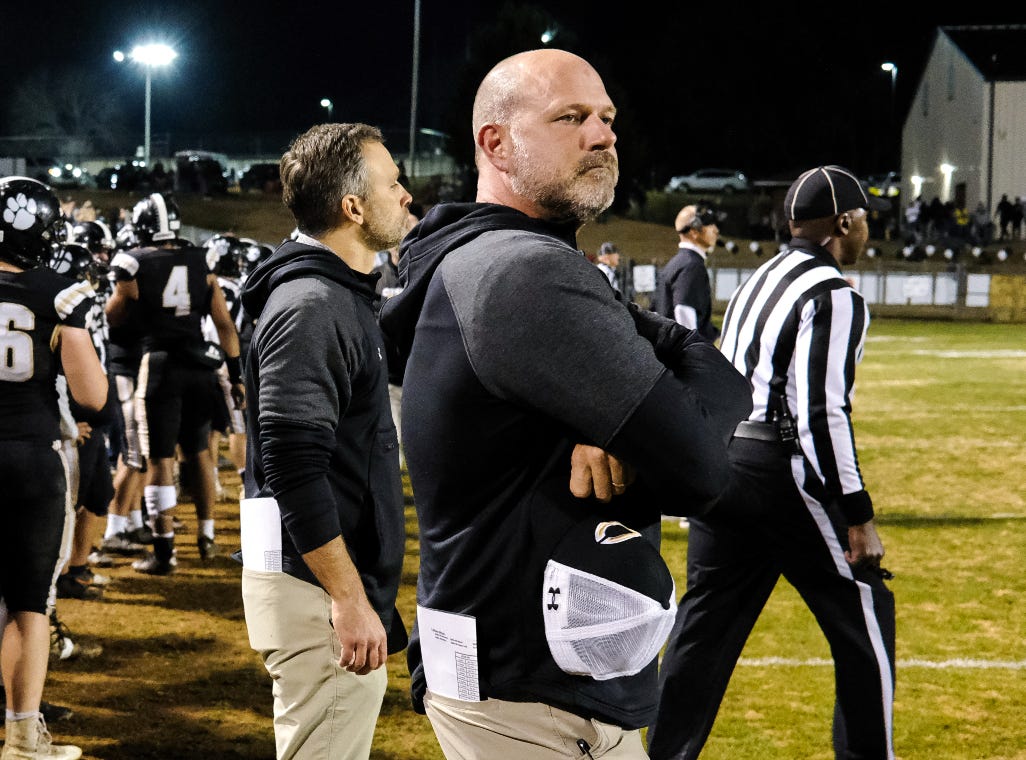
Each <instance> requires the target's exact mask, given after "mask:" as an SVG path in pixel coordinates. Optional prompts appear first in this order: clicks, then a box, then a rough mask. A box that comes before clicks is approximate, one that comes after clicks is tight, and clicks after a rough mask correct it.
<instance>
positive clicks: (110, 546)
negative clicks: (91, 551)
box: [100, 531, 146, 554]
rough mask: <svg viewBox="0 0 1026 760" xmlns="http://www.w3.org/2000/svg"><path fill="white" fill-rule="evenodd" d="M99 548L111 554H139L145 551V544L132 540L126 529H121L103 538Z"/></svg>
mask: <svg viewBox="0 0 1026 760" xmlns="http://www.w3.org/2000/svg"><path fill="white" fill-rule="evenodd" d="M100 549H102V550H103V551H105V552H110V553H111V554H139V553H141V552H144V551H146V546H145V545H143V544H140V543H138V542H137V541H133V540H132V539H131V538H130V537H129V535H128V531H122V532H121V533H115V534H114V535H113V536H107V537H106V538H104V539H103V542H102V543H101V544H100Z"/></svg>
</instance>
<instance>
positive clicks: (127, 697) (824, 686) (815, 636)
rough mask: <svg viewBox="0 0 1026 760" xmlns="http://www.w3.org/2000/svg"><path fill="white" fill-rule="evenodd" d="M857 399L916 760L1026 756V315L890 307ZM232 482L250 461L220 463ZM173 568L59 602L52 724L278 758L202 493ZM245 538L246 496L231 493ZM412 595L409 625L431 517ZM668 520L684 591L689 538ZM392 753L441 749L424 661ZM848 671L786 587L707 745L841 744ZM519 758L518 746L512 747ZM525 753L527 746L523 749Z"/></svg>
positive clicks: (229, 567) (403, 602)
mask: <svg viewBox="0 0 1026 760" xmlns="http://www.w3.org/2000/svg"><path fill="white" fill-rule="evenodd" d="M857 385H858V390H857V395H856V398H855V401H854V413H855V424H856V436H857V441H858V443H859V450H860V454H861V463H862V467H863V472H864V475H865V477H866V480H867V483H868V485H869V488H870V491H871V492H872V493H873V495H874V500H875V503H876V505H877V509H878V514H879V518H878V519H879V523H880V532H881V535H882V537H883V539H884V542H885V545H886V548H887V556H886V558H885V561H884V564H885V566H887V567H888V568H889V569H891V570H892V571H893V572H894V574H895V578H894V580H893V581H892V582H891V587H892V589H893V590H894V593H895V596H896V600H897V610H898V648H897V652H898V660H899V662H898V668H897V689H896V705H895V745H896V748H897V752H898V756H899V757H900V758H902V760H948V759H951V760H962V759H965V758H988V759H989V760H997V759H998V758H1004V759H1009V758H1019V759H1024V758H1026V723H1024V722H1023V720H1022V716H1023V706H1024V705H1026V673H1024V669H1026V644H1024V642H1026V598H1024V597H1026V593H1024V580H1023V575H1024V572H1023V571H1024V569H1026V474H1024V473H1026V448H1024V435H1023V430H1024V428H1026V425H1024V423H1026V341H1024V338H1023V329H1022V326H1021V325H993V324H962V323H952V322H910V321H891V320H882V319H878V320H875V321H874V322H873V324H872V326H871V327H870V338H869V342H868V345H867V349H866V355H865V360H864V361H863V363H862V365H861V366H860V368H859V371H858V382H857ZM222 478H223V480H224V482H225V483H226V484H227V485H228V486H229V490H232V487H233V486H234V484H235V482H236V481H235V480H234V476H233V475H232V474H231V473H228V472H222ZM180 512H181V513H182V518H183V519H184V520H185V522H186V524H187V527H188V528H189V530H190V532H188V533H184V534H181V535H180V536H179V546H180V549H179V552H180V557H181V566H180V569H179V572H178V574H177V575H176V576H173V577H170V578H149V577H144V576H139V575H137V574H135V573H134V572H133V571H132V570H131V569H130V568H129V567H128V560H127V559H126V560H124V561H121V562H119V564H118V566H116V567H114V568H111V569H109V570H106V571H104V572H108V573H109V574H110V575H111V576H112V579H113V582H112V585H111V586H110V587H109V590H108V591H107V592H106V595H105V598H104V600H102V601H89V602H85V601H77V600H61V601H60V602H59V603H58V609H59V611H60V613H61V617H62V619H63V620H64V621H65V622H66V623H67V624H68V625H69V626H70V628H71V630H72V631H73V632H74V633H75V635H76V636H77V637H79V638H81V639H82V640H85V641H92V642H101V643H102V644H103V645H104V647H105V651H104V653H103V655H101V656H100V657H98V658H96V659H88V660H86V659H80V660H76V661H71V662H65V663H60V664H58V665H56V666H54V667H52V668H51V673H50V676H49V680H48V685H47V690H46V695H45V698H47V699H49V700H50V701H54V702H59V703H62V704H66V705H69V706H71V707H73V708H74V709H75V711H76V715H75V717H73V718H72V719H70V720H69V721H65V722H62V723H58V724H55V725H53V726H51V728H52V730H53V733H54V734H55V737H57V739H58V740H66V741H75V742H76V743H78V744H79V745H80V746H82V747H83V748H84V749H85V751H86V755H85V756H86V758H95V759H102V760H128V759H129V758H132V759H133V760H137V759H138V758H154V759H158V758H159V759H160V760H174V759H175V758H202V759H204V760H206V759H209V760H222V759H225V760H227V759H239V760H242V758H246V760H270V759H271V758H273V757H274V749H273V734H272V729H271V722H270V682H269V680H268V678H267V676H266V674H265V673H264V671H263V668H262V665H261V664H260V662H259V661H258V659H257V658H256V655H255V654H254V653H253V652H252V651H250V650H249V648H248V644H247V640H246V631H245V623H244V621H243V616H242V609H241V600H240V598H239V575H240V570H239V566H238V565H236V564H235V563H234V562H232V561H231V560H229V559H227V558H226V557H219V558H217V559H216V560H214V561H213V562H212V563H207V564H203V563H201V562H200V561H199V560H198V558H197V554H196V549H195V546H194V545H193V543H192V542H193V541H194V540H195V522H194V518H193V515H192V514H191V508H190V507H188V506H183V507H182V508H180ZM218 516H219V523H218V526H219V527H218V530H219V536H220V538H219V540H220V543H221V544H222V546H223V547H224V548H225V549H226V550H231V549H234V548H235V547H236V546H237V545H238V508H237V504H236V503H235V502H226V503H222V504H220V505H219V509H218ZM408 518H409V519H408V532H407V534H408V543H407V547H408V551H407V559H406V564H405V568H404V571H405V572H404V578H403V585H402V588H401V591H400V600H399V607H400V609H401V611H402V613H403V615H404V618H405V620H406V621H407V623H408V624H410V623H412V620H413V610H414V606H415V600H414V584H415V579H416V568H417V543H416V538H417V536H416V521H415V518H414V515H413V509H412V507H410V508H408ZM664 526H665V539H664V554H665V556H666V558H667V560H668V562H669V564H670V566H671V569H672V571H673V573H674V575H675V577H676V580H677V584H678V588H679V589H681V590H682V589H683V588H684V557H685V552H686V545H687V534H686V533H685V532H683V531H681V530H680V529H679V528H678V527H677V525H676V523H672V522H667V523H664ZM388 667H389V674H390V685H389V689H388V693H387V695H386V700H385V705H384V708H383V711H382V716H381V719H380V721H379V723H378V729H377V736H376V741H375V749H374V752H373V757H374V758H375V759H376V760H434V759H436V758H441V757H442V756H441V753H440V751H439V750H438V747H437V744H436V743H435V741H434V737H433V735H432V733H431V730H430V726H429V724H428V723H427V721H426V719H425V718H424V717H423V716H419V715H416V714H414V713H413V712H412V711H411V710H410V708H409V700H408V685H409V679H408V673H407V671H406V666H405V660H404V659H403V657H402V656H401V655H400V656H398V657H393V658H392V659H391V661H390V662H389V665H388ZM832 689H833V681H832V671H831V668H830V667H829V652H828V651H827V647H826V644H825V643H824V640H823V638H822V635H821V634H820V632H819V630H818V628H817V627H816V625H815V622H814V621H813V619H812V617H811V615H810V614H809V613H808V611H807V610H806V609H805V607H804V605H803V604H802V603H801V601H800V599H799V598H798V597H797V595H796V594H795V593H794V592H793V591H792V590H791V589H790V588H789V587H788V586H787V585H786V584H782V585H781V586H780V587H779V588H778V589H777V591H776V592H775V593H774V595H773V597H772V598H771V599H770V602H769V604H768V606H767V608H766V610H765V613H764V615H763V616H762V618H761V619H760V621H759V623H758V625H757V627H756V629H755V631H754V633H753V635H752V638H751V639H750V641H749V643H748V646H747V648H746V649H745V652H744V654H743V659H742V662H741V664H740V666H739V667H738V669H737V671H736V673H735V675H734V678H733V680H732V682H731V685H730V688H729V691H728V693H727V696H726V699H725V701H724V703H723V706H722V709H721V711H720V714H719V718H718V720H717V723H716V725H715V727H714V729H713V734H712V736H711V738H710V741H709V744H708V746H707V749H706V751H705V753H704V755H703V758H708V760H726V759H727V758H729V759H730V760H776V759H779V760H798V759H801V760H811V759H813V758H822V759H823V760H827V759H828V758H831V757H832V752H831V749H830V716H831V710H832ZM503 760H505V759H503ZM513 760H515V759H513Z"/></svg>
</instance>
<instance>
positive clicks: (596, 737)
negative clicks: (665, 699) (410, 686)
mask: <svg viewBox="0 0 1026 760" xmlns="http://www.w3.org/2000/svg"><path fill="white" fill-rule="evenodd" d="M424 707H425V710H426V711H427V716H428V719H429V720H430V721H431V727H432V728H433V729H434V731H435V736H436V737H437V738H438V743H439V744H440V745H441V747H442V752H444V753H445V756H446V757H447V758H449V760H478V759H480V760H498V758H516V760H553V759H554V758H585V760H589V755H588V754H586V753H585V749H587V751H588V752H590V753H591V754H590V757H592V758H595V760H598V758H605V760H642V759H643V758H647V757H648V754H647V753H646V752H645V749H644V747H643V746H642V743H641V732H640V731H638V730H634V731H627V730H624V729H622V728H619V727H618V726H614V725H611V724H609V723H603V722H601V721H598V720H589V719H587V718H582V717H580V716H578V715H574V714H573V713H569V712H566V711H565V710H560V709H557V708H555V707H551V706H549V705H545V704H541V703H539V702H505V701H503V700H500V699H487V700H485V701H484V702H463V701H461V700H458V699H450V698H448V697H443V696H439V695H438V694H432V693H431V692H428V693H427V694H426V695H425V697H424ZM579 741H583V742H585V744H579V743H578V742H579Z"/></svg>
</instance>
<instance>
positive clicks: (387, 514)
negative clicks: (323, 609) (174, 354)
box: [242, 241, 406, 652]
mask: <svg viewBox="0 0 1026 760" xmlns="http://www.w3.org/2000/svg"><path fill="white" fill-rule="evenodd" d="M377 277H378V275H376V274H370V275H367V274H361V273H359V272H355V271H353V270H352V269H350V268H349V267H348V266H347V265H346V264H345V262H343V261H342V259H340V258H339V257H338V256H336V255H335V254H334V253H332V252H331V251H329V250H327V249H324V248H317V247H313V246H308V245H303V244H301V243H297V242H292V241H287V242H285V243H283V244H282V245H281V246H280V247H279V248H278V249H277V250H276V251H275V252H274V254H273V255H272V256H271V257H269V258H268V259H267V260H266V261H264V262H262V263H261V264H260V265H259V266H258V267H257V268H256V270H254V272H253V273H252V274H251V275H250V277H249V278H248V279H247V281H246V285H245V288H244V290H243V293H242V302H243V305H244V307H245V309H246V311H247V313H249V314H250V315H252V317H253V319H254V320H256V328H255V330H254V332H253V339H252V342H251V343H250V347H249V355H248V357H247V358H246V362H245V367H246V371H245V376H246V401H247V408H246V417H247V419H246V423H247V426H248V429H247V433H248V439H247V452H246V494H247V496H250V497H262V496H273V497H274V498H275V499H276V500H277V502H278V506H279V508H280V509H281V514H282V554H283V558H282V565H283V569H284V571H285V572H287V573H289V574H290V575H293V576H295V577H297V578H300V579H302V580H305V581H308V582H310V583H314V584H316V583H317V581H316V579H315V578H314V576H313V573H311V572H310V569H309V568H308V567H307V566H306V563H304V562H303V559H302V556H301V555H302V554H304V553H306V552H309V551H311V550H313V549H316V548H318V547H320V546H323V545H324V544H325V543H327V542H328V541H330V540H332V539H333V538H335V537H336V536H338V535H341V536H342V537H343V538H344V540H345V543H346V546H347V548H348V550H349V553H350V555H351V556H352V558H353V563H354V564H355V565H356V568H357V570H358V571H359V573H360V577H361V579H362V580H363V585H364V588H365V590H366V592H367V597H368V599H369V601H370V603H371V605H372V606H373V607H374V609H375V610H376V611H377V612H378V614H379V615H380V616H381V620H382V623H383V624H384V626H385V630H386V632H388V634H389V651H390V652H395V651H399V650H400V649H402V648H403V646H405V643H406V632H405V630H404V628H403V623H402V620H401V619H400V617H399V614H398V612H395V611H394V605H395V599H396V595H397V593H398V589H399V579H400V575H401V572H402V563H403V553H404V548H405V537H406V533H405V521H404V514H403V495H402V481H401V478H400V474H399V446H398V440H397V438H396V431H395V425H394V423H393V421H392V413H391V408H390V406H389V401H388V367H387V363H386V360H385V355H384V343H383V340H382V337H381V331H380V330H379V328H378V325H377V319H376V313H375V300H376V298H377V296H376V294H375V292H374V283H375V281H376V280H377Z"/></svg>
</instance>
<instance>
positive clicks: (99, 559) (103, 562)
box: [86, 546, 114, 567]
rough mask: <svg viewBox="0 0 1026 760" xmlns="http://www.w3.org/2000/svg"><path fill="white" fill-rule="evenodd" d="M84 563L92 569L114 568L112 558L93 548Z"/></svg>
mask: <svg viewBox="0 0 1026 760" xmlns="http://www.w3.org/2000/svg"><path fill="white" fill-rule="evenodd" d="M86 561H87V562H88V563H89V564H90V565H92V566H93V567H114V558H113V557H112V556H110V555H109V554H107V552H105V551H103V550H102V549H97V548H96V547H95V546H94V547H93V550H92V551H91V552H89V557H88V558H87V560H86Z"/></svg>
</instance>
